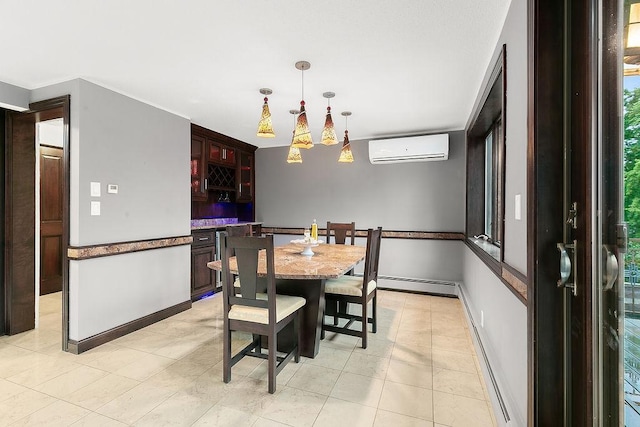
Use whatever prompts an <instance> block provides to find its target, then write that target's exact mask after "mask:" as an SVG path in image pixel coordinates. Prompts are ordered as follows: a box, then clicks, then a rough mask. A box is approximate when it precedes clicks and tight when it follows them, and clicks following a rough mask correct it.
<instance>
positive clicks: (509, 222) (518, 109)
mask: <svg viewBox="0 0 640 427" xmlns="http://www.w3.org/2000/svg"><path fill="white" fill-rule="evenodd" d="M526 28H527V4H526V1H524V0H512V1H511V6H510V8H509V12H508V14H507V17H506V19H505V23H504V26H503V28H502V32H501V33H500V38H499V40H498V42H497V43H496V47H495V50H494V53H493V57H492V58H491V61H490V63H489V64H488V67H487V72H486V75H485V77H484V80H483V83H482V86H481V87H482V88H484V87H486V85H487V80H488V79H489V77H490V74H491V71H492V69H493V65H494V64H495V63H496V61H497V58H498V56H499V55H500V52H501V51H502V45H503V44H506V45H507V88H506V89H507V101H506V102H507V111H506V116H507V123H506V133H507V134H506V138H505V145H506V152H505V197H504V203H505V215H504V216H505V218H504V219H505V224H504V247H503V250H504V262H506V263H507V264H509V265H510V266H511V267H514V268H515V269H516V270H518V271H520V272H521V273H522V274H525V275H526V274H527V213H528V212H527V107H528V104H527V99H528V98H527V66H528V65H527V51H528V46H527V31H526ZM481 95H482V90H481V91H480V93H478V95H477V98H476V101H475V105H474V111H475V109H476V108H477V106H478V104H479V103H480V102H481ZM518 194H519V195H520V196H521V197H520V200H521V204H520V206H521V217H520V219H519V220H517V219H515V198H516V195H518Z"/></svg>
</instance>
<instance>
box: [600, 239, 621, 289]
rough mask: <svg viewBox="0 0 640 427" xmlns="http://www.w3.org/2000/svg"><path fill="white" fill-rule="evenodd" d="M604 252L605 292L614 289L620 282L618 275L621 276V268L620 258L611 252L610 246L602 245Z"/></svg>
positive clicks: (603, 276) (603, 287)
mask: <svg viewBox="0 0 640 427" xmlns="http://www.w3.org/2000/svg"><path fill="white" fill-rule="evenodd" d="M602 249H603V252H604V272H603V274H602V281H603V286H602V290H603V291H608V290H610V289H612V288H613V285H615V284H616V280H618V274H620V268H619V266H618V258H617V257H616V254H615V253H614V252H613V251H612V250H611V247H610V246H609V245H602Z"/></svg>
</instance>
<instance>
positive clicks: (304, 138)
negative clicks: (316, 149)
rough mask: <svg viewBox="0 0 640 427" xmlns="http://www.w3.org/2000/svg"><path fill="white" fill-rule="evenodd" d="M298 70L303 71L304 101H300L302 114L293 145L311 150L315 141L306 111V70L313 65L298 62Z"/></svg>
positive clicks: (299, 116) (299, 117)
mask: <svg viewBox="0 0 640 427" xmlns="http://www.w3.org/2000/svg"><path fill="white" fill-rule="evenodd" d="M296 68H297V69H298V70H300V71H302V100H301V101H300V114H299V115H298V122H297V123H296V127H295V130H294V134H293V143H292V145H293V146H294V147H296V148H311V147H313V140H312V139H311V132H309V123H308V122H307V112H306V111H305V109H304V70H308V69H309V68H311V64H310V63H308V62H307V61H298V62H296Z"/></svg>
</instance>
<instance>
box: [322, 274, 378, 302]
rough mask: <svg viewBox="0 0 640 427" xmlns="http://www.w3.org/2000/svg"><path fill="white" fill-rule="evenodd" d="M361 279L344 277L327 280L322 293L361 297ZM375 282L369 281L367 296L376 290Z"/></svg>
mask: <svg viewBox="0 0 640 427" xmlns="http://www.w3.org/2000/svg"><path fill="white" fill-rule="evenodd" d="M362 280H363V278H362V277H358V276H349V275H344V276H340V277H338V278H337V279H329V280H327V281H326V283H325V288H324V292H325V293H326V294H338V295H349V296H355V297H361V296H362ZM376 286H377V285H376V281H375V280H371V281H370V282H369V284H368V286H367V295H369V294H370V293H371V292H373V290H374V289H375V288H376Z"/></svg>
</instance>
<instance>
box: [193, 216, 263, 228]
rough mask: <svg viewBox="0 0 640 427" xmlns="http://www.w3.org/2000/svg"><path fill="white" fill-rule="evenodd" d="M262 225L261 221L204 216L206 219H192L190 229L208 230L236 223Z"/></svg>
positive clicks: (235, 224)
mask: <svg viewBox="0 0 640 427" xmlns="http://www.w3.org/2000/svg"><path fill="white" fill-rule="evenodd" d="M245 224H249V225H262V222H258V221H238V219H237V218H206V219H192V220H191V230H192V231H193V230H209V229H216V228H226V227H228V226H237V225H245Z"/></svg>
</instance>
